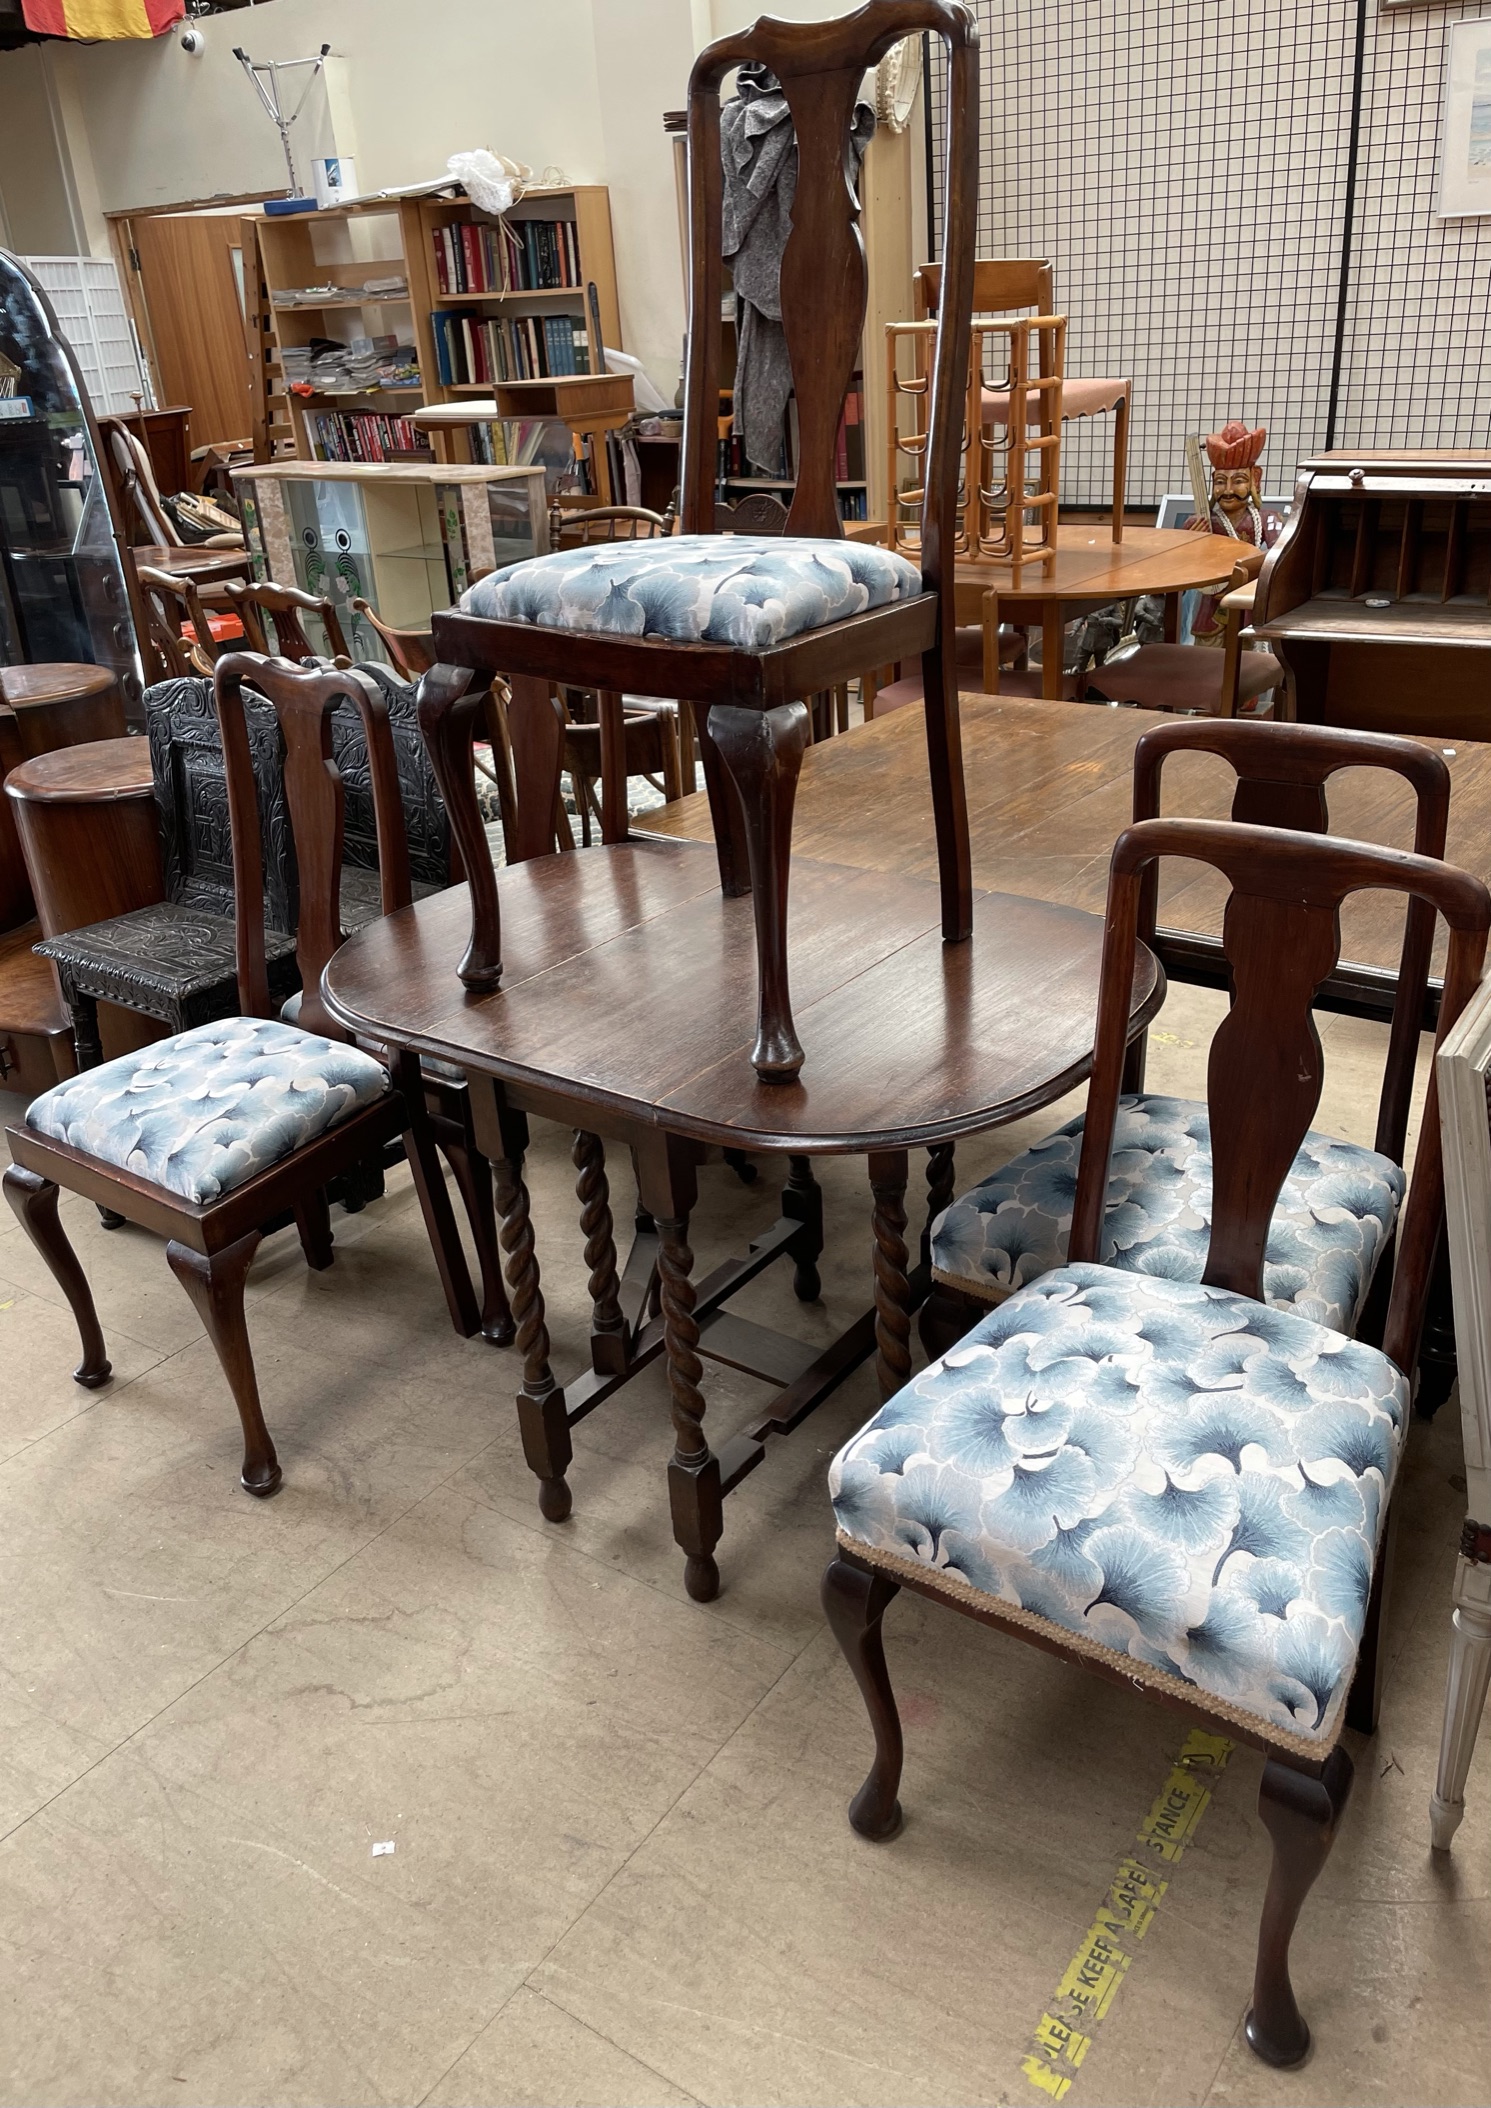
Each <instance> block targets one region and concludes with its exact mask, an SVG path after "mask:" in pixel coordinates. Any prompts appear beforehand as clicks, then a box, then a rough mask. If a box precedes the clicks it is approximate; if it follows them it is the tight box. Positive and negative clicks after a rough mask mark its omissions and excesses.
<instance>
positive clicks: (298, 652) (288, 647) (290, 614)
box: [223, 578, 350, 663]
mask: <svg viewBox="0 0 1491 2108" xmlns="http://www.w3.org/2000/svg"><path fill="white" fill-rule="evenodd" d="M223 591H224V593H225V594H226V595H227V597H228V601H229V604H230V606H231V607H232V608H233V609H234V611H235V613H236V614H237V616H238V619H239V621H240V622H241V623H242V624H243V634H244V637H245V639H246V642H247V647H248V649H249V650H250V651H257V652H268V650H269V648H270V645H269V636H268V632H267V631H266V629H265V618H266V617H267V618H268V622H269V628H270V629H272V630H273V631H274V641H275V648H276V649H277V650H278V652H279V655H280V657H281V658H283V659H292V660H294V661H296V662H297V663H299V662H300V661H302V660H305V659H318V658H326V657H328V656H329V657H331V658H333V659H338V660H341V661H342V662H344V663H350V661H349V660H348V654H347V640H346V638H345V637H344V636H343V634H342V625H341V623H340V621H339V620H338V619H337V611H336V608H335V607H334V606H333V604H332V602H331V601H329V600H327V599H325V598H324V597H321V596H319V595H317V594H315V593H303V592H302V591H301V589H300V587H299V586H277V585H273V584H271V583H269V582H268V581H266V580H264V579H258V578H250V579H237V578H235V579H230V580H228V582H227V583H226V584H225V585H224V587H223ZM302 615H313V616H314V617H315V618H316V620H317V621H318V622H319V623H320V625H321V627H322V629H323V630H324V631H325V633H326V645H327V649H326V651H325V652H318V651H317V649H316V647H315V645H314V644H312V642H311V640H310V638H309V637H308V636H307V635H306V632H305V627H304V625H303V624H302V622H301V619H300V618H301V616H302Z"/></svg>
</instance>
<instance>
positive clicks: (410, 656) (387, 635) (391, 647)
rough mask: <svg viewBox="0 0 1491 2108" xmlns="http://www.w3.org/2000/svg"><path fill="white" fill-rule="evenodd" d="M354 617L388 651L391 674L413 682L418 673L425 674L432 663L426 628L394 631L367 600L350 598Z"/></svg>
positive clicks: (432, 647) (430, 639)
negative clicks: (378, 638) (371, 632)
mask: <svg viewBox="0 0 1491 2108" xmlns="http://www.w3.org/2000/svg"><path fill="white" fill-rule="evenodd" d="M352 612H353V614H354V615H361V617H362V619H363V621H364V622H366V623H367V625H368V627H369V628H370V629H371V630H373V631H374V632H375V633H376V634H377V635H378V636H379V637H381V638H382V639H383V642H384V644H385V646H386V647H387V650H388V656H389V658H390V659H391V660H392V661H393V667H394V671H395V672H396V673H399V674H402V675H403V677H404V679H405V680H406V681H417V680H418V679H419V677H420V675H421V674H422V673H428V672H429V670H430V668H431V667H432V666H433V665H434V663H435V639H434V638H433V636H431V634H430V632H429V631H428V630H427V629H395V628H394V627H393V625H392V623H389V622H385V621H384V620H383V617H382V616H381V615H380V614H379V613H378V610H377V609H376V608H375V607H374V606H373V604H372V602H371V601H369V600H362V599H354V601H353V602H352Z"/></svg>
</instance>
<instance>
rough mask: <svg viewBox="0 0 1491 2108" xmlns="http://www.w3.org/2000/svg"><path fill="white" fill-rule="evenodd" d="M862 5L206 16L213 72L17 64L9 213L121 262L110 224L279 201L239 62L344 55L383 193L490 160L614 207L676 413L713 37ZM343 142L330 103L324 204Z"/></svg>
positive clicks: (53, 249) (429, 2)
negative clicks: (691, 202) (514, 163)
mask: <svg viewBox="0 0 1491 2108" xmlns="http://www.w3.org/2000/svg"><path fill="white" fill-rule="evenodd" d="M855 4H856V0H770V4H769V6H768V5H767V4H766V0H422V4H416V5H411V4H410V0H357V4H356V5H355V6H348V5H347V4H346V0H273V4H272V5H262V6H258V7H255V8H252V9H243V10H239V11H235V12H233V13H231V14H228V15H220V16H209V17H208V18H207V19H206V20H205V21H204V22H203V24H202V25H201V27H202V33H203V35H204V37H205V40H206V50H205V52H204V53H203V55H202V56H201V57H200V58H191V57H188V55H187V54H186V53H185V52H184V51H183V50H182V49H181V47H180V42H179V38H178V36H177V35H176V34H168V35H166V36H164V37H159V38H156V39H155V40H154V41H152V42H149V43H143V42H142V43H100V44H65V43H56V44H49V45H46V46H43V47H38V46H27V47H25V48H23V49H21V50H18V51H13V52H5V53H0V211H3V215H4V218H5V220H6V221H7V222H8V223H9V229H10V239H11V244H12V246H14V247H17V248H20V249H22V250H26V251H30V252H33V253H58V252H65V251H69V250H73V249H90V248H91V249H92V251H93V253H95V254H99V255H106V254H107V253H108V245H107V238H106V234H105V230H104V224H103V214H104V213H106V212H125V211H130V210H137V209H139V208H142V207H145V206H156V205H184V204H195V203H200V202H204V201H206V200H209V199H211V198H213V197H214V196H242V195H244V194H246V193H252V192H255V191H272V190H278V189H282V188H283V187H284V184H285V163H284V156H283V154H282V153H281V150H280V144H279V139H278V135H277V134H276V132H275V129H274V126H273V125H272V124H271V122H270V120H269V118H268V116H267V115H266V114H265V112H264V110H263V109H262V108H261V107H260V105H259V102H258V100H257V99H256V97H255V95H254V93H253V90H252V88H251V87H250V85H249V83H248V81H247V79H246V78H245V76H244V74H243V71H242V69H241V68H240V67H239V65H238V63H237V61H236V60H235V59H234V57H233V46H234V45H235V44H239V43H241V44H242V45H243V46H244V47H245V48H246V49H247V50H248V52H249V53H250V55H251V56H252V57H253V58H254V59H292V58H305V57H309V56H311V55H312V54H314V53H315V52H316V51H317V50H319V48H320V46H321V45H322V44H323V43H329V44H330V45H331V47H332V51H333V53H334V54H335V55H336V60H337V67H336V71H337V80H336V82H335V84H334V90H333V96H332V102H333V106H334V107H335V109H336V111H337V120H336V121H337V138H336V144H337V146H338V147H339V148H340V149H341V151H342V152H344V153H352V154H354V155H355V157H356V161H357V175H358V182H359V185H360V187H361V188H362V189H363V190H364V191H370V190H379V189H382V188H384V187H385V186H388V185H391V184H400V183H414V182H419V181H421V180H423V179H426V178H428V177H431V176H436V175H440V174H442V173H443V172H444V169H445V164H446V162H447V160H448V159H449V157H450V155H451V154H453V153H456V152H458V151H460V150H461V149H463V148H468V147H477V146H487V147H491V148H492V149H493V150H494V151H496V152H500V153H506V154H510V155H512V156H513V157H514V158H515V159H517V160H519V161H526V162H528V163H529V164H530V165H531V166H532V168H533V169H534V171H535V174H536V175H541V174H542V173H543V171H544V170H545V169H546V168H548V167H550V166H554V167H557V168H559V169H562V170H563V172H564V174H565V175H566V176H567V177H568V178H569V179H570V180H571V181H572V182H588V183H604V184H607V185H608V186H609V188H610V192H611V210H612V224H613V230H614V234H615V240H616V263H617V275H618V279H619V284H620V293H621V323H622V335H623V338H624V341H625V343H626V346H627V348H628V349H629V350H631V351H633V352H635V353H637V354H638V356H640V357H641V359H642V360H643V362H644V363H645V364H646V366H647V368H648V370H649V371H650V372H651V374H652V376H653V378H654V380H655V381H656V382H657V384H658V386H659V387H660V388H661V389H662V390H663V393H664V394H665V395H666V396H667V397H668V398H669V400H670V401H671V399H672V396H673V392H674V389H675V388H676V386H677V384H678V377H679V358H680V351H681V346H682V339H683V329H684V289H683V273H682V268H681V263H680V256H679V239H678V217H677V207H676V202H675V189H674V176H673V149H672V146H671V144H670V143H669V141H668V140H667V139H666V138H665V136H664V133H663V129H662V115H663V112H664V110H675V109H680V108H682V106H683V103H684V101H685V97H686V93H687V87H688V73H689V67H690V65H691V64H692V62H693V58H694V54H695V52H696V51H698V50H699V49H700V48H701V47H702V45H703V44H705V43H706V42H708V41H709V39H710V38H711V37H714V36H720V35H723V34H725V33H726V32H728V31H731V30H735V29H738V28H741V27H743V26H744V25H745V24H747V23H749V22H751V21H753V20H754V19H755V18H756V16H757V15H758V14H760V13H762V12H770V13H772V14H775V15H779V16H787V17H790V18H793V19H798V20H813V19H815V18H820V17H822V16H825V15H830V14H841V13H845V12H847V11H848V9H849V8H850V7H851V6H853V5H855ZM302 78H303V76H302ZM296 79H297V76H294V75H291V76H288V83H289V84H293V83H294V82H295V81H296ZM289 92H290V93H298V88H295V87H294V86H293V85H291V86H290V88H289ZM327 122H328V118H327V101H326V96H325V93H324V91H323V89H322V88H321V87H320V86H319V85H318V86H317V87H316V88H315V89H314V90H313V93H312V96H311V99H310V101H309V103H308V105H307V108H306V113H305V116H304V118H303V119H302V120H301V123H300V125H298V126H297V127H296V132H295V135H294V136H295V143H296V153H297V159H298V162H299V166H300V170H301V175H302V180H303V181H304V184H305V187H306V188H307V189H309V187H310V182H309V162H310V158H311V155H312V154H313V153H315V152H324V151H326V144H325V140H324V132H325V127H326V125H327ZM59 135H60V137H61V140H62V150H61V152H60V153H59V148H58V136H59Z"/></svg>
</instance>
